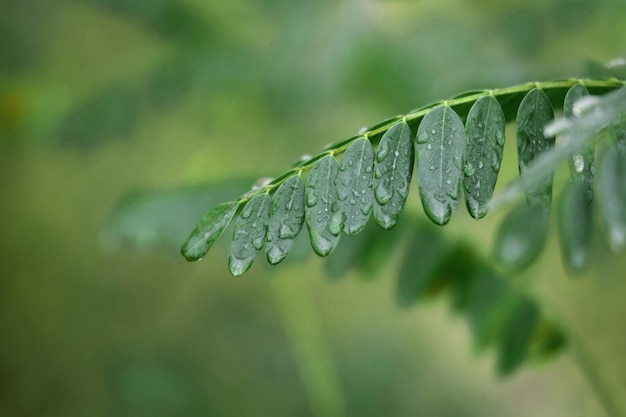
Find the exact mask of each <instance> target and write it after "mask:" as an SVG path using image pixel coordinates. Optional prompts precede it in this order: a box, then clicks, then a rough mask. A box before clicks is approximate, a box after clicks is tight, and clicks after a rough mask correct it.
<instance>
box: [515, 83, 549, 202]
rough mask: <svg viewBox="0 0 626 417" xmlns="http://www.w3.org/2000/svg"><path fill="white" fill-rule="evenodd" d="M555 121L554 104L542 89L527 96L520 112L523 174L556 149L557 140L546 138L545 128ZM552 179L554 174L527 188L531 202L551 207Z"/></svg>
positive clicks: (519, 140) (519, 139) (519, 123)
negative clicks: (542, 156)
mask: <svg viewBox="0 0 626 417" xmlns="http://www.w3.org/2000/svg"><path fill="white" fill-rule="evenodd" d="M552 119H554V111H553V110H552V104H551V103H550V100H549V99H548V97H547V96H546V94H545V93H544V92H543V91H542V90H539V89H537V88H535V89H533V90H531V91H530V92H529V93H528V94H526V96H525V97H524V99H523V100H522V103H521V104H520V107H519V110H518V112H517V153H518V162H519V170H520V173H521V174H523V173H524V171H525V170H526V169H528V167H529V166H530V165H531V164H532V163H533V161H534V160H535V159H536V158H537V157H538V156H539V155H541V153H542V152H544V151H546V150H548V149H550V148H552V147H554V137H546V136H545V135H544V129H545V127H546V126H547V125H548V123H550V122H551V121H552ZM553 177H554V174H553V172H552V171H551V172H550V173H549V174H548V175H545V176H543V177H541V178H538V179H537V181H535V182H534V183H533V184H532V185H529V186H528V187H527V188H526V190H525V193H526V199H527V200H528V202H529V203H531V204H535V203H537V202H540V203H541V204H543V205H544V206H548V207H549V205H550V200H551V198H552V179H553Z"/></svg>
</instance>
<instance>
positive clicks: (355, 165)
mask: <svg viewBox="0 0 626 417" xmlns="http://www.w3.org/2000/svg"><path fill="white" fill-rule="evenodd" d="M373 167H374V150H373V149H372V144H371V143H370V141H369V140H367V139H365V138H361V139H357V140H356V141H354V142H353V143H352V145H350V146H349V147H348V149H347V150H346V153H345V154H344V156H343V160H342V161H341V168H340V169H339V172H338V173H337V180H336V186H337V204H338V206H337V211H336V212H335V213H334V215H333V219H332V221H331V224H330V226H329V227H330V230H331V232H332V233H334V234H339V233H341V231H342V230H343V231H344V232H345V233H346V234H347V235H354V234H357V233H359V232H360V231H361V230H363V228H364V227H365V225H366V224H367V220H368V219H369V217H370V214H371V212H372V200H373V192H372V176H373V175H372V169H373Z"/></svg>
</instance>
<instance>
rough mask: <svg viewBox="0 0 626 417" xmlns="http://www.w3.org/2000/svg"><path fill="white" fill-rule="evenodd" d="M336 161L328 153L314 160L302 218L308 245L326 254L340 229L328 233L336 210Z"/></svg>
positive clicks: (335, 243) (337, 237) (338, 234)
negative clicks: (307, 232)
mask: <svg viewBox="0 0 626 417" xmlns="http://www.w3.org/2000/svg"><path fill="white" fill-rule="evenodd" d="M338 172H339V163H337V160H336V159H335V158H334V157H333V156H331V155H327V156H325V157H323V158H322V159H320V160H319V161H317V162H316V163H315V165H314V166H313V168H312V169H311V172H310V173H309V183H308V184H307V186H306V192H305V220H306V225H307V228H308V230H309V238H310V240H311V246H312V247H313V250H314V251H315V253H317V254H318V255H320V256H326V255H328V254H329V253H330V252H332V250H333V249H334V248H335V246H336V245H337V243H338V242H339V237H340V233H341V229H340V228H339V227H335V229H339V231H338V232H337V233H331V231H330V223H331V219H332V218H333V215H334V213H335V212H336V211H337V186H336V183H335V180H336V178H337V173H338Z"/></svg>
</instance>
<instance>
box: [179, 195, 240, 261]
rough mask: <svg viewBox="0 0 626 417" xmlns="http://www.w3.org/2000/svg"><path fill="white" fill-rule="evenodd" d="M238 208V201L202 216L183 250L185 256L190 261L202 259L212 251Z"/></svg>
mask: <svg viewBox="0 0 626 417" xmlns="http://www.w3.org/2000/svg"><path fill="white" fill-rule="evenodd" d="M238 207H239V203H238V202H237V201H231V202H229V203H222V204H218V205H217V206H215V207H213V208H212V209H211V210H209V211H208V212H207V213H206V214H205V215H204V216H202V218H201V219H200V221H199V222H198V225H197V226H196V227H195V229H193V231H192V232H191V234H190V235H189V238H187V241H186V242H185V244H184V245H183V247H182V249H181V253H182V254H183V256H184V257H185V258H187V260H188V261H197V260H199V259H202V257H203V256H204V255H205V254H206V253H207V252H208V251H209V249H211V246H213V244H214V243H215V242H217V240H218V239H219V238H220V236H222V233H224V230H225V229H226V227H228V225H229V224H230V221H231V220H232V218H233V216H234V215H235V212H236V211H237V208H238Z"/></svg>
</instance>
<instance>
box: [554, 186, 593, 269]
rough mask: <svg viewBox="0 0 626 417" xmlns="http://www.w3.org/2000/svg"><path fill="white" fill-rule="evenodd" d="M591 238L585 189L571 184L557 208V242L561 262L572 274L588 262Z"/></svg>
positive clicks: (562, 195) (590, 224) (589, 214)
mask: <svg viewBox="0 0 626 417" xmlns="http://www.w3.org/2000/svg"><path fill="white" fill-rule="evenodd" d="M591 236H592V218H591V202H590V201H589V200H588V198H587V185H586V184H585V183H583V182H582V181H574V182H571V183H569V184H567V185H566V186H565V188H564V189H563V192H562V194H561V199H560V204H559V240H560V243H561V245H560V246H561V255H562V258H563V262H564V263H565V265H566V266H567V267H568V269H569V270H570V271H571V272H572V273H578V272H581V271H582V270H583V269H584V268H585V266H587V263H588V262H589V250H590V243H591Z"/></svg>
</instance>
